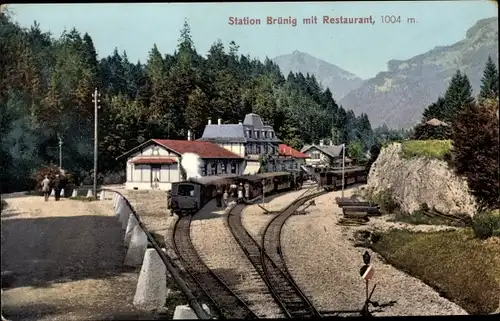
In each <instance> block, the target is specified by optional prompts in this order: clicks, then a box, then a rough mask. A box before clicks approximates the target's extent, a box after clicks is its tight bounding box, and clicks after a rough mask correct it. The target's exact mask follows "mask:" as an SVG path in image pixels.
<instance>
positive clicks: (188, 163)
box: [181, 153, 201, 179]
mask: <svg viewBox="0 0 500 321" xmlns="http://www.w3.org/2000/svg"><path fill="white" fill-rule="evenodd" d="M181 165H182V167H183V168H184V170H185V171H186V179H192V178H195V179H196V178H200V177H201V173H200V166H201V160H200V156H198V155H197V154H194V153H185V154H182V156H181Z"/></svg>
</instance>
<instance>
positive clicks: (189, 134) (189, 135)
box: [188, 130, 193, 140]
mask: <svg viewBox="0 0 500 321" xmlns="http://www.w3.org/2000/svg"><path fill="white" fill-rule="evenodd" d="M192 139H193V137H192V136H191V130H188V140H192Z"/></svg>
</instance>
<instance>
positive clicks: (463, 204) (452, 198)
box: [366, 143, 477, 216]
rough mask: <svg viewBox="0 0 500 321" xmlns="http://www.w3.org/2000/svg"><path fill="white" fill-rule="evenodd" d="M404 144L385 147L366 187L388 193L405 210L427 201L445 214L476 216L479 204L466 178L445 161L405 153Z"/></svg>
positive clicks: (367, 189)
mask: <svg viewBox="0 0 500 321" xmlns="http://www.w3.org/2000/svg"><path fill="white" fill-rule="evenodd" d="M402 155H403V153H402V145H401V144H399V143H393V144H391V145H389V146H387V147H385V148H383V149H382V150H381V152H380V154H379V156H378V158H377V160H376V161H375V162H374V163H373V165H372V167H371V169H370V173H369V176H368V184H367V186H366V191H367V192H369V193H384V192H385V193H387V191H390V193H391V195H392V200H393V201H394V202H395V203H396V204H397V205H398V206H399V207H400V209H401V210H402V211H403V212H405V213H413V212H415V211H417V210H419V208H420V207H421V206H422V204H426V205H427V206H428V207H429V209H434V210H436V211H438V212H440V213H443V214H452V215H454V214H466V215H470V216H473V215H474V214H475V213H476V208H477V204H476V201H475V199H474V197H473V196H472V195H471V194H470V193H469V188H468V185H467V181H466V180H465V178H462V177H458V176H457V175H456V174H455V173H454V172H453V170H452V169H451V168H450V167H449V166H448V164H447V163H446V162H444V161H440V160H436V159H428V158H424V157H413V158H411V159H405V158H403V157H402Z"/></svg>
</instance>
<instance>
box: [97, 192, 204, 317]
mask: <svg viewBox="0 0 500 321" xmlns="http://www.w3.org/2000/svg"><path fill="white" fill-rule="evenodd" d="M99 192H100V195H99V198H100V199H101V200H104V199H112V200H113V208H114V211H115V216H116V218H117V221H118V222H119V224H121V227H122V229H123V230H124V231H125V237H124V244H125V246H126V248H127V255H126V257H125V261H124V265H127V266H133V267H139V266H141V272H140V275H139V280H138V283H137V288H136V293H135V295H134V302H133V303H134V305H142V306H151V307H161V306H163V305H164V304H165V302H166V300H167V297H168V289H167V286H166V283H167V282H166V281H167V277H172V278H173V279H174V281H175V282H176V283H177V284H178V286H179V288H180V289H181V291H182V292H183V293H184V295H185V296H186V297H187V299H188V301H189V306H178V309H177V308H176V311H177V310H179V311H181V310H182V311H185V310H186V309H187V310H190V311H191V312H192V313H191V314H189V313H188V315H187V316H186V315H185V314H186V313H175V314H174V319H185V318H186V317H187V318H189V319H192V318H193V317H197V318H199V319H210V315H209V312H207V307H206V306H203V307H202V305H201V304H200V303H199V302H198V301H197V299H196V298H195V297H194V296H193V294H192V293H191V291H190V290H189V289H188V288H187V286H186V283H185V282H184V280H183V279H182V278H181V277H180V274H179V270H178V269H177V268H176V267H175V266H174V264H173V263H172V262H171V260H170V258H169V257H168V256H167V255H166V251H165V249H162V248H160V246H159V244H158V243H157V242H156V240H155V239H154V238H153V236H152V235H151V234H150V233H149V231H148V230H147V229H146V227H145V226H144V224H143V223H142V222H141V220H140V216H139V214H138V213H137V212H136V211H135V209H134V208H133V207H132V205H131V204H130V202H129V201H128V200H127V199H126V198H125V197H124V196H123V195H122V194H121V193H120V192H119V191H118V190H114V189H108V188H103V189H101V190H100V191H99ZM148 241H149V243H151V244H152V246H153V248H152V249H148V248H147V246H148Z"/></svg>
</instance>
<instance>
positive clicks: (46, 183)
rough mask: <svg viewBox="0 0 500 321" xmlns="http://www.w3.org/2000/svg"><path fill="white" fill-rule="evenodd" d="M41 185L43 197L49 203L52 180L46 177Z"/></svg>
mask: <svg viewBox="0 0 500 321" xmlns="http://www.w3.org/2000/svg"><path fill="white" fill-rule="evenodd" d="M41 184H42V192H43V196H44V197H45V202H48V201H49V195H50V179H49V176H48V175H45V178H44V179H43V180H42V183H41Z"/></svg>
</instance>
